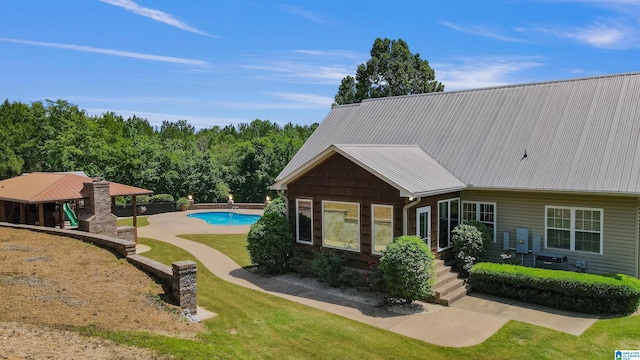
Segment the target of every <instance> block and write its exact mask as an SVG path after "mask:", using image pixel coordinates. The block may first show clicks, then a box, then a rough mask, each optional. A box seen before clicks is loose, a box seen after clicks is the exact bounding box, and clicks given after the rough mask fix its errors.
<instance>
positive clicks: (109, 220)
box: [78, 178, 118, 237]
mask: <svg viewBox="0 0 640 360" xmlns="http://www.w3.org/2000/svg"><path fill="white" fill-rule="evenodd" d="M82 194H83V196H84V210H83V211H82V213H81V214H80V215H79V217H78V229H79V230H82V231H86V232H90V233H93V234H101V235H107V236H113V237H118V225H117V219H118V218H117V217H116V216H115V215H113V214H112V213H111V196H110V195H109V182H108V181H104V180H103V179H101V178H96V179H94V180H93V181H92V182H86V183H84V187H83V188H82Z"/></svg>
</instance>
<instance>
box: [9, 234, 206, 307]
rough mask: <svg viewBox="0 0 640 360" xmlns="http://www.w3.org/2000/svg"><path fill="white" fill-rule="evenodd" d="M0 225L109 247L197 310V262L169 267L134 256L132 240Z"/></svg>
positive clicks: (183, 303)
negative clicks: (155, 278) (158, 280)
mask: <svg viewBox="0 0 640 360" xmlns="http://www.w3.org/2000/svg"><path fill="white" fill-rule="evenodd" d="M0 226H2V227H7V228H13V229H22V230H30V231H37V232H42V233H46V234H50V235H58V236H65V237H70V238H73V239H78V240H81V241H84V242H87V243H91V244H94V245H97V246H100V247H102V248H105V249H108V250H111V251H113V252H115V253H116V254H118V255H121V256H123V257H126V258H127V261H129V262H130V263H131V264H132V265H134V266H135V267H137V268H138V269H140V270H142V271H144V272H146V273H148V274H151V275H153V276H155V277H157V278H158V279H160V281H161V282H162V283H163V284H164V285H166V286H168V287H169V288H170V289H171V294H172V295H173V297H174V299H175V301H176V302H177V305H178V306H180V307H181V308H182V309H183V310H186V311H188V312H189V314H191V315H196V313H197V308H198V299H197V281H196V278H197V265H196V263H195V262H193V261H190V260H187V261H177V262H174V263H173V264H172V266H171V267H170V266H167V265H164V264H162V263H159V262H157V261H155V260H151V259H149V258H147V257H144V256H141V255H136V243H135V242H133V241H127V240H122V239H118V238H115V237H111V236H105V235H99V234H91V233H88V232H84V231H78V230H68V229H56V228H48V227H42V226H35V225H22V224H11V223H5V222H0Z"/></svg>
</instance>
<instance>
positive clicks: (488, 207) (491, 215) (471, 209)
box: [462, 201, 497, 242]
mask: <svg viewBox="0 0 640 360" xmlns="http://www.w3.org/2000/svg"><path fill="white" fill-rule="evenodd" d="M462 220H463V221H469V220H475V221H480V222H481V223H483V224H485V225H487V227H488V228H489V229H491V233H492V234H493V242H495V241H496V231H497V230H496V203H484V202H471V201H463V202H462Z"/></svg>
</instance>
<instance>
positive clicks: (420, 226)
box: [416, 206, 433, 250]
mask: <svg viewBox="0 0 640 360" xmlns="http://www.w3.org/2000/svg"><path fill="white" fill-rule="evenodd" d="M416 235H417V236H418V237H419V238H420V239H422V241H424V243H425V244H427V246H428V247H429V249H431V206H425V207H421V208H417V209H416ZM432 250H433V249H432Z"/></svg>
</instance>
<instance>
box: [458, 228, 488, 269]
mask: <svg viewBox="0 0 640 360" xmlns="http://www.w3.org/2000/svg"><path fill="white" fill-rule="evenodd" d="M490 242H491V230H490V229H489V228H488V227H487V226H486V225H485V224H483V223H481V222H479V221H467V222H465V223H463V224H460V225H458V226H456V227H455V228H454V229H453V231H452V232H451V245H452V247H453V252H454V254H455V257H456V260H457V261H458V265H459V266H461V270H462V271H464V272H466V273H467V274H468V273H469V270H471V267H472V266H473V264H474V263H475V262H476V261H478V260H479V259H480V258H482V257H484V256H485V255H486V253H487V249H488V248H489V243H490Z"/></svg>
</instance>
